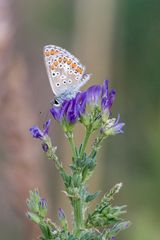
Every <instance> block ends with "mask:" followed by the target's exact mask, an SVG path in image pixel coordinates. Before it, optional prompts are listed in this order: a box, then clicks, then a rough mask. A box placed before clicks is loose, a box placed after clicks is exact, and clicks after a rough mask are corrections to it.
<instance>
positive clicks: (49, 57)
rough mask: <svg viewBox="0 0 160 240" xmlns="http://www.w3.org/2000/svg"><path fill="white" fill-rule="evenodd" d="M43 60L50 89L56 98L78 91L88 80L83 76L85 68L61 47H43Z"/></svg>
mask: <svg viewBox="0 0 160 240" xmlns="http://www.w3.org/2000/svg"><path fill="white" fill-rule="evenodd" d="M44 59H45V64H46V68H47V73H48V77H49V81H50V85H51V88H52V90H53V92H54V94H55V95H56V96H57V97H59V96H61V95H63V94H64V93H65V92H68V93H70V92H71V91H74V90H76V91H78V90H79V88H80V87H81V86H82V85H84V83H85V82H86V81H87V80H88V79H87V76H86V75H88V74H84V73H85V67H84V66H83V65H82V64H81V63H80V61H79V60H78V59H77V58H76V57H74V56H73V55H72V54H71V53H69V52H68V51H66V50H65V49H63V48H61V47H58V46H55V45H48V46H45V47H44ZM83 82H84V83H83Z"/></svg>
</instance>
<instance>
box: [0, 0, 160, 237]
mask: <svg viewBox="0 0 160 240" xmlns="http://www.w3.org/2000/svg"><path fill="white" fill-rule="evenodd" d="M159 13H160V1H159V0H152V1H151V0H134V1H132V0H121V1H116V0H100V1H97V0H87V1H85V0H68V1H66V0H57V1H56V0H45V1H38V0H34V1H31V0H28V1H21V0H12V1H11V0H0V81H1V85H0V113H1V118H0V233H1V238H2V239H6V240H9V239H16V240H20V239H23V240H30V239H36V237H37V236H38V231H37V229H36V227H35V226H34V224H30V223H29V221H28V219H27V218H26V216H25V212H26V203H25V201H26V198H27V195H28V191H29V189H31V188H33V187H38V188H39V190H40V193H41V195H43V196H44V197H46V198H47V199H48V205H49V208H50V217H51V218H53V219H54V220H56V219H57V209H58V208H59V207H63V208H64V210H65V211H66V212H67V213H70V207H69V203H68V202H67V201H66V198H65V196H64V194H63V193H62V190H63V184H62V181H61V179H60V177H59V174H58V173H57V171H56V170H55V168H54V165H53V163H52V162H49V161H48V160H47V159H46V158H45V157H44V156H43V153H42V151H41V147H40V144H39V142H38V141H36V140H34V139H32V137H31V136H30V134H29V132H28V129H29V128H30V127H31V126H32V125H34V124H36V125H39V126H42V124H43V122H44V121H46V120H47V119H48V118H49V113H48V110H49V107H50V100H51V99H52V98H53V93H52V91H51V88H50V85H49V81H48V78H47V74H46V70H45V66H44V62H43V55H42V48H43V46H44V45H46V44H55V45H58V46H61V47H63V48H65V49H67V50H68V51H70V52H71V53H73V54H74V55H75V56H77V57H78V58H79V59H80V60H81V62H82V63H83V64H84V65H85V66H86V67H87V71H88V72H91V73H92V74H93V75H92V79H91V80H90V81H89V82H88V83H87V87H88V86H90V85H92V84H96V83H100V84H102V82H103V80H104V79H109V80H110V87H114V88H116V90H117V98H116V102H115V104H114V106H113V114H114V115H115V116H116V115H117V113H120V114H121V119H122V121H124V122H125V123H126V126H125V133H124V134H123V135H118V136H116V137H112V138H109V139H108V140H107V141H106V142H105V143H104V146H103V150H102V153H101V154H100V155H99V159H98V167H97V170H96V172H95V173H94V176H93V178H92V179H91V181H90V182H89V184H90V189H91V191H96V190H97V189H101V190H102V191H106V189H109V188H110V187H111V186H112V185H113V184H115V183H117V182H120V181H122V182H123V184H124V187H123V189H122V191H121V193H120V194H119V196H118V197H117V198H116V201H115V203H117V204H118V203H119V204H120V203H122V204H124V203H125V204H127V205H128V213H127V215H126V218H127V219H130V220H131V222H132V226H131V227H130V228H129V229H128V230H126V231H125V232H124V233H121V234H120V235H119V236H118V238H117V239H119V240H122V239H123V240H127V239H129V240H139V239H140V240H151V239H152V240H158V239H160V228H159V226H160V219H159V214H160V205H159V202H160V174H159V172H160V93H159V91H160V80H159V76H160V67H159V62H160V14H159ZM52 122H53V124H52V127H51V131H50V134H51V136H52V139H53V142H54V143H55V144H57V145H58V146H59V148H58V154H59V156H60V157H61V159H62V161H63V163H64V165H65V166H66V167H67V165H68V162H69V161H70V156H71V155H70V151H69V149H68V146H67V144H66V141H65V138H64V136H63V133H62V131H61V129H60V128H59V126H58V124H57V123H55V121H52ZM80 137H81V136H78V137H77V138H78V139H77V141H80Z"/></svg>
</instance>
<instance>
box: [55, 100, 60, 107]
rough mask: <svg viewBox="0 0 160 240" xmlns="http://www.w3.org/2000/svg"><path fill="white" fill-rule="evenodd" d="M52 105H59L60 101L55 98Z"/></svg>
mask: <svg viewBox="0 0 160 240" xmlns="http://www.w3.org/2000/svg"><path fill="white" fill-rule="evenodd" d="M54 106H56V107H59V106H60V103H59V102H58V101H57V99H55V100H54Z"/></svg>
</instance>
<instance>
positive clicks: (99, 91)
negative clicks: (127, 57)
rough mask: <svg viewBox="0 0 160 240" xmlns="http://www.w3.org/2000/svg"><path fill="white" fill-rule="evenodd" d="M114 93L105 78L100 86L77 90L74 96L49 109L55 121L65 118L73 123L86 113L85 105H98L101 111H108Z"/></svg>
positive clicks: (92, 106)
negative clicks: (82, 90) (81, 90)
mask: <svg viewBox="0 0 160 240" xmlns="http://www.w3.org/2000/svg"><path fill="white" fill-rule="evenodd" d="M115 94H116V92H115V90H114V89H112V90H111V91H109V89H108V81H107V80H105V81H104V83H103V85H102V86H100V85H94V86H91V87H89V88H88V89H87V90H86V91H84V92H78V93H77V95H76V97H75V98H73V99H71V100H65V101H64V102H63V103H62V105H61V106H60V107H57V106H54V107H53V108H52V109H51V110H50V111H51V113H52V115H53V117H54V118H55V119H56V120H57V121H59V122H62V121H63V120H65V121H67V122H68V123H70V124H74V123H76V122H77V121H78V120H79V119H80V118H81V117H82V116H84V115H85V114H86V110H87V106H90V107H91V108H92V109H93V108H94V107H99V108H100V109H101V112H106V111H109V110H110V108H111V106H112V104H113V102H114V99H115Z"/></svg>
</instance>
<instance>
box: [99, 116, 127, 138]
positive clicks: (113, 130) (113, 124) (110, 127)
mask: <svg viewBox="0 0 160 240" xmlns="http://www.w3.org/2000/svg"><path fill="white" fill-rule="evenodd" d="M119 119H120V115H119V114H118V117H117V119H115V118H112V119H108V120H107V122H106V124H105V126H103V127H102V129H101V133H104V134H105V135H107V136H110V135H116V134H119V133H123V129H122V128H123V126H124V125H125V123H119Z"/></svg>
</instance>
